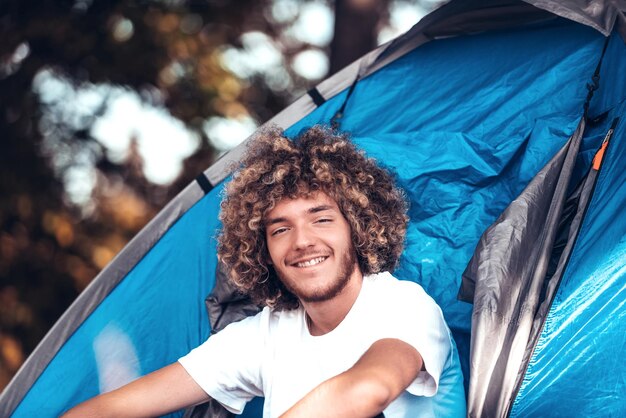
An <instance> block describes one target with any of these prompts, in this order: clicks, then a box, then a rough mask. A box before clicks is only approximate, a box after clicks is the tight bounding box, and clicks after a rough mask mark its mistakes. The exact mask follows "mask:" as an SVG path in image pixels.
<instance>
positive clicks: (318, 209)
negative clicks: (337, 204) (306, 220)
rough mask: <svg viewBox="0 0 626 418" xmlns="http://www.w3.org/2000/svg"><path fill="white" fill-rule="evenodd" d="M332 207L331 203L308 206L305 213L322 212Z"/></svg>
mask: <svg viewBox="0 0 626 418" xmlns="http://www.w3.org/2000/svg"><path fill="white" fill-rule="evenodd" d="M333 209H334V207H332V206H331V205H319V206H313V207H312V208H309V209H308V210H307V213H317V212H323V211H325V210H333Z"/></svg>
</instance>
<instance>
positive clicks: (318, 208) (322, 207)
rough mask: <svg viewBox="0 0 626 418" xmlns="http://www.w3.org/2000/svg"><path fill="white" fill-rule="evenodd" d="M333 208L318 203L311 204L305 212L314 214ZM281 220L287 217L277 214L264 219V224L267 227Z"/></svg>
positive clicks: (285, 220)
mask: <svg viewBox="0 0 626 418" xmlns="http://www.w3.org/2000/svg"><path fill="white" fill-rule="evenodd" d="M334 209H335V208H334V207H333V206H331V205H319V206H313V207H312V208H309V209H307V211H306V213H309V214H314V213H318V212H323V211H325V210H334ZM281 222H287V218H285V217H282V216H279V217H277V218H271V219H268V220H267V221H265V226H266V227H268V226H270V225H274V224H278V223H281Z"/></svg>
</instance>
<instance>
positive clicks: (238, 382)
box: [67, 127, 465, 418]
mask: <svg viewBox="0 0 626 418" xmlns="http://www.w3.org/2000/svg"><path fill="white" fill-rule="evenodd" d="M221 220H222V223H223V230H222V233H221V236H220V240H219V247H218V256H219V258H220V261H221V262H222V263H224V265H225V266H226V267H227V269H228V273H229V277H230V279H231V280H232V282H233V283H234V284H235V285H236V286H237V287H238V288H239V289H240V290H241V291H243V292H245V293H247V294H248V295H250V296H251V297H252V299H253V300H254V301H256V302H258V303H259V304H262V305H264V306H265V308H264V309H263V311H262V312H261V313H259V314H258V315H256V316H254V317H250V318H247V319H244V320H242V321H240V322H237V323H234V324H231V325H230V326H228V327H227V328H225V329H224V330H223V331H221V332H219V333H218V334H216V335H215V336H212V337H211V338H210V339H209V340H208V341H207V342H205V343H204V344H203V345H201V346H200V347H198V348H196V349H195V350H193V351H192V352H191V353H189V354H188V355H187V356H185V357H183V358H181V359H180V360H179V361H178V362H176V363H174V364H172V365H170V366H167V367H165V368H164V369H161V370H159V371H157V372H154V373H152V374H150V375H147V376H145V377H143V378H141V379H138V380H136V381H135V382H132V383H130V384H129V385H127V386H125V387H123V388H120V389H118V390H115V391H113V392H110V393H107V394H104V395H101V396H99V397H96V398H94V399H92V400H90V401H88V402H86V403H84V404H81V405H79V406H78V407H76V408H75V409H73V410H71V411H70V412H69V413H68V414H67V416H68V417H72V416H115V417H120V416H155V415H160V414H163V413H166V412H169V411H174V410H178V409H180V408H182V407H184V406H188V405H193V404H197V403H201V402H203V401H206V400H207V399H209V397H212V398H214V399H216V400H217V401H218V402H220V403H221V404H222V405H224V407H226V408H227V409H228V410H230V411H232V412H234V413H240V412H241V411H242V410H243V408H244V406H245V403H246V402H247V401H248V400H250V399H252V398H253V397H255V396H264V397H265V405H264V417H279V416H280V417H360V418H367V417H373V416H376V415H378V414H379V413H381V412H384V414H385V416H386V417H410V418H417V417H434V416H446V417H451V416H458V417H461V416H465V406H464V405H465V399H464V393H463V386H462V375H461V373H460V369H459V366H458V359H457V357H456V353H455V350H454V347H453V343H452V339H451V336H450V333H449V331H448V328H447V326H446V324H445V322H444V319H443V316H442V314H441V310H440V309H439V307H438V306H437V305H436V304H435V302H434V301H433V300H432V299H431V298H430V297H428V296H427V295H426V294H425V293H424V291H423V290H422V288H421V287H420V286H419V285H417V284H416V283H413V282H408V281H399V280H397V279H395V278H394V277H393V276H391V274H390V273H389V271H391V270H393V268H394V267H395V265H396V263H397V261H398V258H399V257H400V253H401V251H402V245H403V241H404V236H405V233H406V226H407V221H408V218H407V216H406V203H405V201H404V197H403V194H402V192H401V191H400V190H399V189H397V188H396V187H395V186H394V183H393V180H392V178H391V176H390V175H389V173H387V172H386V171H385V170H383V169H382V168H380V167H378V166H377V165H376V163H375V162H374V161H373V160H371V159H368V158H366V157H365V156H364V155H363V154H362V153H360V152H359V151H357V150H356V148H355V147H354V145H352V144H351V143H350V142H349V141H348V140H347V139H346V138H345V137H342V136H337V135H336V134H334V133H332V132H331V131H328V130H326V129H324V128H321V127H314V128H312V129H310V130H308V131H307V132H305V133H304V134H303V135H302V136H301V137H300V138H298V139H297V140H296V141H293V142H292V141H289V140H288V139H286V138H284V137H283V135H282V132H280V131H279V130H268V131H265V132H263V133H262V134H261V135H259V136H258V137H257V138H256V139H255V141H253V143H252V145H251V146H250V147H249V149H248V153H247V155H246V157H245V158H244V160H243V168H241V169H240V170H239V171H238V172H237V173H236V174H235V176H234V177H233V180H232V181H231V182H230V183H229V184H228V186H227V189H226V196H225V198H224V201H223V202H222V211H221Z"/></svg>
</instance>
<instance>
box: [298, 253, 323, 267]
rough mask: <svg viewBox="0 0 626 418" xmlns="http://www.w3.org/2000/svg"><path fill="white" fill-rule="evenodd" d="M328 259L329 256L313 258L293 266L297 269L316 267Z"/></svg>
mask: <svg viewBox="0 0 626 418" xmlns="http://www.w3.org/2000/svg"><path fill="white" fill-rule="evenodd" d="M327 258H328V257H327V256H320V257H315V258H312V259H310V260H305V261H299V262H297V263H293V264H292V265H293V266H295V267H311V266H315V265H317V264H319V263H321V262H322V261H324V260H326V259H327Z"/></svg>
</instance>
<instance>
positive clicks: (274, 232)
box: [271, 228, 287, 236]
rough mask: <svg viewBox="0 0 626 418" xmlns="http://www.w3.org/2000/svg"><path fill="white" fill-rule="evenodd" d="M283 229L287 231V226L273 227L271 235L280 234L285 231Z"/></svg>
mask: <svg viewBox="0 0 626 418" xmlns="http://www.w3.org/2000/svg"><path fill="white" fill-rule="evenodd" d="M285 231H287V228H278V229H275V230H274V231H272V234H271V235H272V236H274V235H280V234H282V233H283V232H285Z"/></svg>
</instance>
